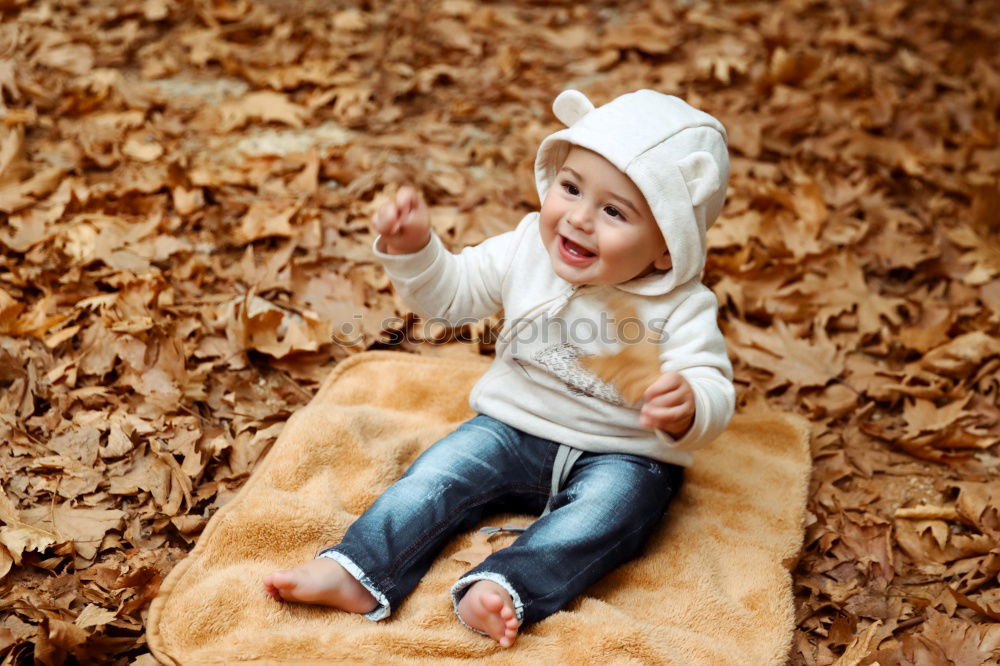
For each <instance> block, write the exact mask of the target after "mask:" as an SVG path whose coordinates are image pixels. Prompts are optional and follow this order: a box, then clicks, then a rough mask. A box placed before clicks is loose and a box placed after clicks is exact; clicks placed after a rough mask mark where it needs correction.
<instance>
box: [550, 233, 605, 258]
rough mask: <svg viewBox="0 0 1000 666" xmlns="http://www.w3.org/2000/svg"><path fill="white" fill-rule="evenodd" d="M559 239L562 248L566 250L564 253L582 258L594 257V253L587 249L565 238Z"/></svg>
mask: <svg viewBox="0 0 1000 666" xmlns="http://www.w3.org/2000/svg"><path fill="white" fill-rule="evenodd" d="M559 238H560V239H562V244H563V247H564V248H565V249H566V251H567V252H569V253H570V254H572V255H575V256H577V257H584V258H586V257H593V256H596V253H594V252H591V251H590V250H588V249H587V248H585V247H583V246H582V245H580V244H578V243H574V242H573V241H571V240H570V239H568V238H566V237H565V236H562V235H560V236H559Z"/></svg>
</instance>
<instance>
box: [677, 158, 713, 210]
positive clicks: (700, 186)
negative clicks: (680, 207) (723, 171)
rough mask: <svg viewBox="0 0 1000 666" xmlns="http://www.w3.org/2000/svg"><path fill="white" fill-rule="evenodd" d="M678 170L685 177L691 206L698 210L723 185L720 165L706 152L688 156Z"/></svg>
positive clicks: (679, 164)
mask: <svg viewBox="0 0 1000 666" xmlns="http://www.w3.org/2000/svg"><path fill="white" fill-rule="evenodd" d="M677 168H678V169H680V171H681V175H683V176H684V183H685V184H686V185H687V189H688V194H689V195H690V196H691V204H692V205H693V206H695V207H696V208H697V207H698V206H700V205H702V204H703V203H705V202H706V201H708V199H709V197H711V196H712V195H713V194H715V192H716V190H718V189H719V186H720V185H721V184H722V183H721V177H720V173H719V165H718V164H716V163H715V158H714V157H712V155H711V154H710V153H707V152H705V151H704V150H699V151H696V152H693V153H691V154H690V155H686V156H685V157H684V159H682V160H680V161H679V162H678V163H677Z"/></svg>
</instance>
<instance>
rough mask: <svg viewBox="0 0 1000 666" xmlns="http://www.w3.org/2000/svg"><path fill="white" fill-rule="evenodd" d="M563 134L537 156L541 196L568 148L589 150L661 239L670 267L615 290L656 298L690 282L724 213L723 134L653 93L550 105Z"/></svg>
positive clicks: (569, 98)
mask: <svg viewBox="0 0 1000 666" xmlns="http://www.w3.org/2000/svg"><path fill="white" fill-rule="evenodd" d="M552 110H553V111H554V112H555V115H556V117H557V118H558V119H559V120H560V121H561V122H562V123H563V124H565V125H567V128H566V129H563V130H559V131H558V132H555V133H554V134H550V135H549V136H548V137H546V138H545V140H544V141H542V144H541V145H540V146H539V148H538V155H537V156H536V158H535V184H536V186H537V188H538V196H539V197H540V198H541V200H543V201H544V200H545V195H546V194H547V193H548V191H549V188H550V187H551V186H552V184H553V182H554V181H555V176H556V173H557V172H558V170H559V169H560V168H561V166H562V163H563V161H564V160H565V159H566V155H568V154H569V151H570V147H571V146H580V147H582V148H587V149H588V150H592V151H594V152H595V153H597V154H599V155H601V156H602V157H604V159H606V160H608V161H609V162H611V163H612V164H613V165H615V167H617V168H618V170H619V171H621V172H622V173H624V174H625V175H626V176H628V177H629V178H630V179H631V180H632V182H633V183H635V185H636V187H638V188H639V190H640V191H641V192H642V194H643V196H644V197H646V203H648V204H649V208H650V210H652V211H653V215H654V216H655V217H656V223H657V225H658V226H659V227H660V231H661V232H662V233H663V238H664V239H665V240H666V243H667V249H668V250H670V256H671V259H672V261H673V267H672V268H671V269H670V270H669V271H666V272H665V273H663V272H657V273H653V274H651V275H647V276H645V277H641V278H636V279H635V280H632V281H630V282H626V283H625V284H622V285H618V287H619V288H620V289H623V290H624V291H628V292H631V293H635V294H642V295H646V296H653V295H658V294H663V293H666V292H668V291H670V290H672V289H674V288H675V287H677V286H679V285H682V284H684V283H686V282H689V281H690V280H694V279H697V280H700V279H701V271H702V269H703V268H704V267H705V256H706V253H707V250H708V248H707V244H706V240H705V232H706V230H707V229H708V227H709V226H711V224H712V222H714V221H715V218H716V217H718V215H719V212H720V211H721V210H722V204H723V202H724V201H725V198H726V181H727V179H728V177H729V152H728V150H727V148H726V130H725V128H724V127H723V126H722V123H720V122H719V121H718V120H716V119H715V118H713V117H712V116H710V115H708V114H707V113H705V112H704V111H699V110H698V109H696V108H694V107H693V106H691V105H690V104H688V103H687V102H685V101H683V100H681V99H680V98H677V97H672V96H670V95H664V94H662V93H658V92H655V91H653V90H639V91H636V92H633V93H629V94H627V95H622V96H621V97H618V98H616V99H614V100H612V101H611V102H608V103H607V104H605V105H604V106H601V107H598V108H595V107H594V105H593V104H592V103H591V102H590V100H589V99H587V97H586V96H585V95H584V94H583V93H581V92H580V91H578V90H565V91H563V92H562V93H560V94H559V96H558V97H556V99H555V101H554V102H553V103H552Z"/></svg>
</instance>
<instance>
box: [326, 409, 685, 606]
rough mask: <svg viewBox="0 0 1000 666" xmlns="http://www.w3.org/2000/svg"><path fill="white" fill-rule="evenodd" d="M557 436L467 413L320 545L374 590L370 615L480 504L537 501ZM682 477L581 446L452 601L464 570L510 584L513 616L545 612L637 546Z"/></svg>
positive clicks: (475, 518)
mask: <svg viewBox="0 0 1000 666" xmlns="http://www.w3.org/2000/svg"><path fill="white" fill-rule="evenodd" d="M558 448H559V445H558V444H557V443H555V442H552V441H550V440H547V439H542V438H540V437H534V436H532V435H528V434H526V433H524V432H521V431H520V430H517V429H515V428H512V427H510V426H508V425H505V424H503V423H501V422H500V421H497V420H496V419H493V418H490V417H488V416H483V415H480V416H476V417H475V418H473V419H471V420H470V421H467V422H465V423H463V424H462V425H461V426H459V428H458V429H457V430H455V431H454V432H453V433H451V434H450V435H448V436H447V437H445V438H443V439H441V440H440V441H438V442H437V443H435V444H434V445H433V446H431V447H430V448H429V449H427V450H426V451H425V452H424V453H423V454H421V455H420V457H419V458H417V460H416V461H414V463H413V465H411V466H410V468H409V470H407V472H406V474H405V475H404V476H403V477H402V478H401V479H400V480H399V481H397V482H396V483H394V484H393V485H392V486H390V487H389V488H388V489H387V490H386V491H385V492H384V493H383V494H382V495H381V496H380V497H379V498H378V499H377V500H376V501H375V502H374V503H373V504H372V505H371V507H369V509H368V510H367V511H365V513H364V514H363V515H362V516H361V517H360V518H358V520H357V521H356V522H355V523H354V524H353V525H351V527H350V528H349V529H348V530H347V533H346V534H345V535H344V538H343V540H342V541H341V543H340V544H339V545H337V546H334V547H333V548H329V549H326V550H324V551H322V552H321V553H320V554H319V555H318V557H329V558H331V559H334V560H336V561H337V562H340V563H341V564H342V565H344V567H345V568H346V569H347V570H348V571H349V572H350V573H351V574H352V575H353V576H354V577H355V578H357V579H358V580H359V581H360V582H361V584H362V585H364V586H365V588H366V589H368V591H369V592H371V593H372V595H374V597H375V598H376V599H377V600H378V602H379V607H378V608H376V609H375V610H374V611H372V612H371V613H369V614H368V617H369V618H371V619H373V620H380V619H382V618H384V617H386V616H388V615H389V613H390V612H391V611H392V609H394V608H396V607H398V605H399V603H400V602H401V601H402V600H403V598H404V597H406V595H407V594H409V593H410V591H412V590H413V588H414V587H416V585H417V582H418V581H419V580H420V578H421V577H422V576H423V575H424V574H425V573H426V572H427V570H428V569H429V568H430V566H431V563H432V562H433V560H434V558H435V557H436V556H437V554H438V552H439V551H440V550H441V548H442V547H443V546H444V545H445V544H446V543H447V542H448V541H449V540H450V539H451V538H452V537H453V536H454V535H455V534H456V533H458V532H462V531H465V530H468V529H471V528H472V527H474V526H475V525H476V524H477V523H479V522H480V521H481V520H482V519H483V517H484V515H486V514H488V513H489V512H495V511H503V512H515V513H534V514H536V515H537V514H539V513H541V512H542V511H543V509H544V508H545V505H546V502H547V501H548V499H549V497H548V496H549V489H550V477H551V474H552V466H553V460H554V459H555V455H556V451H557V450H558ZM683 478H684V468H683V467H680V466H677V465H671V464H668V463H662V462H657V461H655V460H652V459H650V458H644V457H642V456H635V455H628V454H618V453H600V454H595V453H584V454H583V455H582V456H580V458H579V460H577V461H576V464H575V465H574V466H573V469H572V472H571V473H570V475H569V477H568V478H567V480H566V483H565V485H564V486H563V488H562V489H561V490H560V491H559V492H558V493H557V494H556V495H555V496H554V497H553V498H552V505H551V512H550V513H548V514H546V515H544V516H542V517H541V518H539V519H538V520H536V521H535V522H534V523H533V524H532V525H531V526H530V527H528V529H527V530H526V531H525V532H524V533H523V534H521V535H520V536H519V537H518V538H517V540H516V541H514V543H513V544H512V545H510V546H509V547H507V548H504V549H502V550H499V551H497V552H495V553H493V554H492V555H490V556H489V557H488V558H486V560H484V561H483V562H482V563H481V564H479V565H478V566H476V567H475V568H473V569H472V570H471V571H469V572H468V573H467V574H466V575H464V576H463V577H462V578H461V579H460V580H459V581H458V582H457V583H455V585H454V587H453V588H452V598H453V601H454V603H455V605H456V606H457V604H458V601H459V600H460V599H461V597H462V595H463V594H464V593H465V591H466V590H467V589H468V587H469V586H470V585H472V584H473V583H474V582H476V581H478V580H491V581H493V582H496V583H498V584H500V585H501V586H503V587H504V588H505V589H506V590H507V591H508V592H509V593H510V595H511V598H512V599H513V600H514V607H515V611H516V613H517V618H518V620H519V621H520V622H521V623H522V624H523V623H531V622H537V621H539V620H541V619H543V618H545V617H548V616H549V615H551V614H552V613H555V612H556V611H558V610H559V609H560V608H562V607H563V606H565V605H566V604H567V603H569V602H570V601H571V600H572V599H573V598H574V597H576V596H577V595H579V594H580V593H581V592H583V591H584V590H585V589H586V588H587V586H589V585H590V584H591V583H594V582H595V581H597V580H598V579H599V578H601V577H602V576H604V575H605V574H606V573H608V572H610V571H611V570H613V569H614V568H616V567H618V566H619V565H621V564H622V563H624V562H626V561H628V560H629V559H631V558H632V557H634V556H635V555H636V554H637V553H638V551H639V549H640V547H641V546H642V544H643V543H644V542H645V541H646V539H647V537H648V536H649V535H650V533H651V532H652V531H653V529H654V528H655V527H656V525H657V524H658V523H659V521H660V519H661V518H662V516H663V513H664V511H665V510H666V508H667V505H668V504H669V502H670V500H671V498H672V497H673V496H674V495H675V494H676V492H677V490H678V489H679V488H680V485H681V483H682V481H683Z"/></svg>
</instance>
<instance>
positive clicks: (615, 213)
mask: <svg viewBox="0 0 1000 666" xmlns="http://www.w3.org/2000/svg"><path fill="white" fill-rule="evenodd" d="M604 212H605V213H607V215H608V217H613V218H615V219H620V220H624V219H625V216H624V215H622V212H621V211H620V210H618V209H617V208H615V207H614V206H605V207H604Z"/></svg>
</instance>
